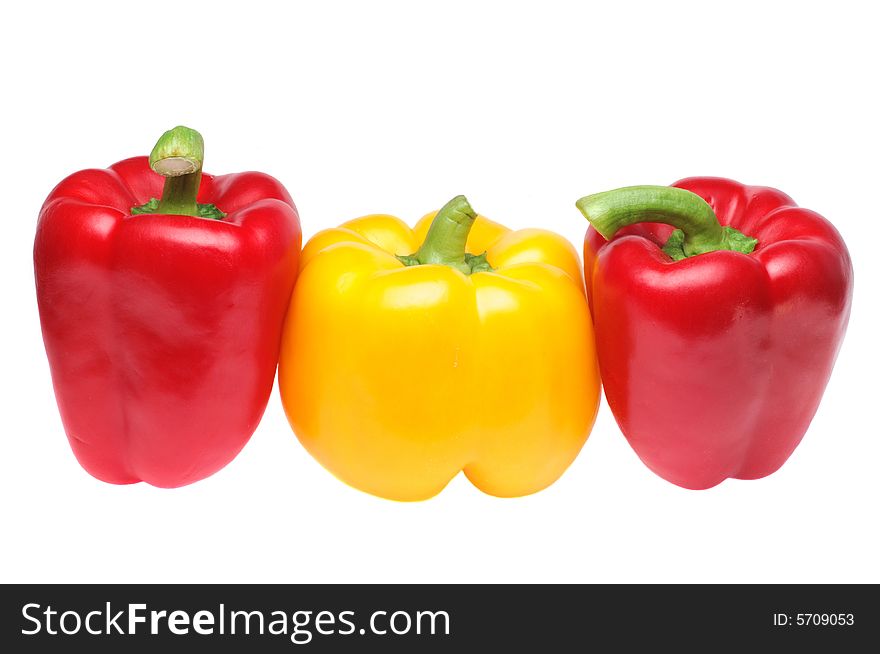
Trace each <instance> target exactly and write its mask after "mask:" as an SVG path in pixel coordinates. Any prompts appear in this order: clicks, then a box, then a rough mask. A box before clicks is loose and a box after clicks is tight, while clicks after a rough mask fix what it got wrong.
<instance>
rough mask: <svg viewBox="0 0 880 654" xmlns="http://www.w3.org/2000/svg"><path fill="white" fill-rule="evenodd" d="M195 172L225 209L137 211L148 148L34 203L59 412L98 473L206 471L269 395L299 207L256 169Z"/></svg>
mask: <svg viewBox="0 0 880 654" xmlns="http://www.w3.org/2000/svg"><path fill="white" fill-rule="evenodd" d="M193 181H194V183H195V187H194V188H197V189H198V199H199V201H200V202H202V203H212V204H214V205H216V207H217V208H219V209H220V210H222V211H223V212H225V214H226V215H225V216H224V217H222V218H220V219H209V218H200V217H194V216H191V215H167V214H162V213H153V214H146V215H132V213H131V208H132V207H136V206H138V205H141V204H143V203H146V202H147V201H148V200H150V198H156V197H159V196H161V195H163V177H162V176H161V175H158V174H156V173H155V172H153V170H151V168H150V164H149V163H148V159H147V157H135V158H132V159H126V160H125V161H121V162H119V163H116V164H114V165H112V166H110V167H109V168H108V169H103V170H100V169H95V170H84V171H80V172H77V173H74V174H73V175H71V176H70V177H68V178H67V179H65V180H64V181H62V182H61V183H60V184H59V185H58V186H56V187H55V189H54V190H53V191H52V192H51V194H50V195H49V197H48V198H47V199H46V202H45V204H44V205H43V208H42V211H41V212H40V218H39V223H38V227H37V235H36V241H35V245H34V267H35V273H36V287H37V299H38V303H39V309H40V319H41V323H42V329H43V339H44V342H45V346H46V353H47V355H48V358H49V364H50V368H51V372H52V380H53V384H54V387H55V395H56V399H57V401H58V408H59V410H60V412H61V418H62V421H63V423H64V427H65V430H66V432H67V435H68V438H69V441H70V444H71V447H72V448H73V452H74V454H75V455H76V458H77V459H78V460H79V462H80V463H81V464H82V466H83V467H84V468H85V469H86V470H87V471H88V472H89V473H91V474H92V475H94V476H95V477H97V478H98V479H101V480H103V481H106V482H110V483H114V484H128V483H133V482H138V481H146V482H148V483H150V484H152V485H154V486H160V487H176V486H182V485H185V484H189V483H191V482H194V481H197V480H199V479H202V478H204V477H207V476H208V475H211V474H212V473H214V472H216V471H217V470H219V469H220V468H222V467H223V466H225V465H226V464H227V463H229V462H230V461H231V460H232V459H233V457H235V455H236V454H237V453H238V452H239V451H240V450H241V448H242V447H243V446H244V445H245V443H246V442H247V440H248V439H249V437H250V435H251V433H252V432H253V431H254V429H255V428H256V426H257V424H258V422H259V420H260V417H261V415H262V413H263V410H264V409H265V406H266V402H267V400H268V398H269V395H270V392H271V389H272V383H273V378H274V374H275V367H276V364H277V358H278V348H279V343H280V338H281V325H282V323H283V320H284V313H285V311H286V308H287V304H288V301H289V298H290V293H291V290H292V288H293V284H294V281H295V277H296V271H297V266H298V256H299V250H300V242H301V236H300V226H299V219H298V216H297V212H296V208H295V207H294V204H293V201H292V200H291V198H290V195H289V194H288V193H287V191H286V190H285V189H284V187H283V186H282V185H281V184H280V183H279V182H278V181H277V180H275V179H273V178H272V177H269V176H268V175H265V174H262V173H256V172H247V173H241V174H234V175H222V176H217V177H213V176H211V175H207V174H205V175H202V176H201V180H200V184H199V180H197V179H196V180H193Z"/></svg>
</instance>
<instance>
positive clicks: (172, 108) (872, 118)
mask: <svg viewBox="0 0 880 654" xmlns="http://www.w3.org/2000/svg"><path fill="white" fill-rule="evenodd" d="M291 5H292V3H277V4H270V3H264V2H257V1H255V0H249V1H248V2H240V1H237V2H234V3H229V4H225V3H220V2H212V3H200V2H191V1H187V2H183V1H178V2H150V3H146V4H140V3H139V4H134V3H132V4H130V5H129V3H119V2H113V3H106V4H97V3H63V4H62V3H59V4H57V5H50V6H38V4H37V3H6V4H5V5H4V9H3V10H2V11H3V15H2V18H0V23H2V25H3V27H2V32H3V35H2V38H0V60H2V61H3V65H2V73H0V74H2V96H3V101H2V104H0V112H2V117H3V125H4V126H5V129H4V130H3V145H2V148H0V180H2V204H3V206H2V215H3V222H2V226H0V230H2V237H0V265H2V275H0V278H2V283H3V295H2V298H3V299H2V306H3V309H2V316H3V319H2V329H3V337H2V339H0V348H2V373H0V375H2V388H0V402H2V411H3V413H2V434H3V439H2V450H0V530H2V533H0V581H3V582H7V581H10V582H11V581H21V582H38V581H95V582H98V581H101V582H122V581H125V582H159V581H163V582H171V581H181V582H196V581H202V582H207V581H211V582H214V581H216V582H221V581H228V582H245V581H254V582H275V581H278V582H282V581H283V582H336V581H388V582H398V581H403V582H432V581H433V582H453V581H455V582H470V581H475V582H513V581H527V582H538V581H546V582H575V581H577V582H654V581H672V582H710V581H712V582H722V581H727V582H784V581H789V582H808V581H813V582H832V581H834V582H868V581H871V582H880V564H878V556H877V551H878V508H877V504H878V499H880V493H878V490H880V472H878V471H880V438H878V436H880V429H878V427H877V393H878V385H877V379H878V373H877V370H878V366H880V359H878V346H877V341H878V334H880V313H878V301H877V297H878V282H880V275H878V266H880V254H878V253H880V238H878V234H880V221H878V218H880V216H878V212H880V209H878V199H877V189H878V184H880V166H878V163H877V162H878V152H880V138H878V115H880V102H878V90H877V89H878V77H877V75H878V63H880V46H878V39H877V27H878V16H877V14H876V12H875V10H873V9H871V3H867V2H866V3H855V2H845V1H838V2H834V3H830V4H829V3H823V4H812V3H807V2H791V3H788V2H785V3H783V2H779V3H773V2H766V0H765V1H762V2H738V3H725V4H724V5H723V6H722V5H720V4H718V5H716V4H714V3H706V2H662V3H648V2H645V3H631V2H618V3H603V5H607V6H603V7H601V8H600V7H589V6H588V5H587V3H563V2H550V1H547V0H545V1H543V2H540V3H537V2H536V3H533V4H531V5H530V4H521V3H516V2H505V3H497V4H490V3H486V2H473V1H471V2H451V1H448V0H447V1H446V2H443V3H435V4H434V6H432V7H430V8H429V7H425V6H422V5H421V3H407V2H397V3H391V2H372V3H354V2H350V3H341V2H323V3H314V6H312V7H311V8H294V7H293V6H291ZM9 7H14V9H10V8H9ZM179 123H183V124H186V125H190V126H192V127H195V128H197V129H199V130H200V131H201V132H202V133H203V134H204V136H205V138H206V141H207V161H206V169H207V170H208V171H209V172H213V173H225V172H235V171H239V170H244V169H257V170H263V171H266V172H269V173H271V174H273V175H275V176H276V177H278V178H280V179H281V180H282V181H283V182H284V183H285V184H286V186H287V187H288V189H289V190H290V192H291V193H292V195H293V197H294V199H295V200H296V202H297V204H298V206H299V209H300V214H301V217H302V221H303V225H304V230H305V236H306V237H308V236H310V235H312V234H313V233H314V232H315V231H317V230H318V229H321V228H324V227H329V226H332V225H335V224H337V223H339V222H342V221H344V220H346V219H349V218H353V217H355V216H358V215H362V214H365V213H371V212H389V213H394V214H396V215H398V216H400V217H402V218H404V219H406V220H408V221H414V220H415V219H417V218H418V217H419V216H421V215H422V214H423V213H425V212H426V211H428V210H430V209H435V208H437V207H439V206H440V205H441V204H443V202H445V201H446V200H447V199H449V198H450V197H451V196H453V195H455V194H458V193H466V194H467V195H468V197H469V199H470V200H471V202H472V203H473V205H474V206H475V207H476V208H477V209H478V210H479V211H480V212H481V213H484V214H485V215H487V216H489V217H491V218H493V219H495V220H498V221H499V222H502V223H505V224H507V225H509V226H512V227H526V226H541V227H546V228H550V229H554V230H556V231H558V232H560V233H562V234H564V235H565V236H567V237H569V238H570V239H571V240H572V241H573V242H574V243H576V244H577V245H578V246H580V242H581V240H582V238H583V233H584V230H585V227H586V224H585V222H584V220H583V218H582V217H581V216H580V214H579V213H578V212H577V210H576V209H575V208H574V201H575V200H576V199H577V198H578V197H580V196H581V195H584V194H587V193H591V192H595V191H599V190H604V189H608V188H614V187H618V186H623V185H629V184H667V183H671V182H672V181H674V180H676V179H678V178H680V177H685V176H689V175H698V174H710V175H723V176H728V177H733V178H735V179H739V180H741V181H744V182H748V183H755V184H765V185H770V186H777V187H779V188H781V189H783V190H785V191H786V192H788V193H789V194H790V195H792V196H793V197H794V198H795V199H796V200H797V201H798V202H799V203H800V204H802V205H803V206H807V207H810V208H812V209H815V210H817V211H819V212H820V213H822V214H824V215H826V216H827V217H828V218H830V219H831V220H832V221H833V222H834V223H835V224H836V225H837V226H838V228H839V229H840V231H841V232H842V234H843V236H844V238H845V239H846V240H847V242H848V243H849V246H850V248H851V252H852V256H853V260H854V262H855V271H856V293H855V301H854V308H853V313H852V320H851V322H850V329H849V333H848V335H847V338H846V342H845V344H844V347H843V350H842V352H841V355H840V358H839V359H838V363H837V367H836V369H835V371H834V375H833V377H832V379H831V383H830V385H829V386H828V390H827V392H826V394H825V398H824V400H823V402H822V405H821V407H820V409H819V412H818V414H817V416H816V418H815V420H814V421H813V424H812V427H811V428H810V430H809V432H808V433H807V435H806V438H805V439H804V441H803V443H802V444H801V446H800V447H799V449H798V450H797V451H796V452H795V454H794V455H793V456H792V458H791V459H790V461H789V462H788V463H787V464H786V465H785V467H784V468H783V469H782V470H781V471H780V472H778V473H777V474H775V475H773V476H771V477H769V478H767V479H764V480H761V481H750V482H743V481H727V482H725V483H723V484H722V485H721V486H719V487H717V488H715V489H713V490H709V491H705V492H693V491H686V490H682V489H680V488H677V487H675V486H673V485H671V484H668V483H666V482H665V481H663V480H661V479H659V478H658V477H655V476H654V475H653V474H651V473H650V472H649V471H648V470H647V469H646V468H645V467H644V466H643V465H642V464H641V463H640V462H639V460H638V459H637V458H636V456H635V454H634V453H633V452H632V451H631V450H630V448H629V447H628V445H627V443H626V441H625V440H624V438H623V437H622V436H621V434H620V432H619V430H618V429H617V426H616V424H615V422H614V420H613V418H612V416H611V414H610V412H609V411H608V408H607V406H606V405H605V404H604V402H603V405H602V407H601V408H600V415H599V419H598V421H597V423H596V426H595V428H594V430H593V434H592V436H591V438H590V440H589V441H588V442H587V444H586V446H585V447H584V449H583V452H582V453H581V455H580V457H579V458H578V459H577V461H576V462H575V463H574V464H573V465H572V467H571V468H570V469H569V471H568V472H567V473H566V474H565V475H564V476H563V478H562V479H561V480H560V481H559V482H558V483H556V484H555V485H554V486H552V487H551V488H549V489H548V490H546V491H544V492H542V493H539V494H537V495H534V496H531V497H527V498H523V499H517V500H499V499H495V498H492V497H489V496H487V495H483V494H482V493H480V492H479V491H477V490H476V489H475V488H473V487H472V486H471V485H470V484H469V483H468V482H467V480H465V479H464V478H463V477H461V476H460V477H459V478H457V479H456V480H454V481H453V482H452V483H451V484H450V486H449V487H448V488H447V489H446V490H445V491H444V492H443V493H442V494H441V495H440V496H438V497H437V498H435V499H433V500H431V501H428V502H423V503H417V504H399V503H394V502H390V501H384V500H380V499H376V498H374V497H371V496H368V495H366V494H363V493H361V492H358V491H355V490H352V489H351V488H349V487H347V486H345V485H343V484H342V483H341V482H339V481H337V480H336V479H335V478H334V477H332V476H331V475H330V474H329V473H327V472H325V471H324V470H323V469H322V468H321V467H320V466H319V465H318V464H317V463H316V462H314V461H313V460H312V459H311V458H310V456H309V455H308V454H307V453H306V451H305V450H304V449H303V448H302V447H301V446H300V445H299V443H298V442H297V440H296V439H295V437H294V435H293V434H292V432H291V431H290V429H289V427H288V425H287V422H286V420H285V418H284V415H283V412H282V409H281V403H280V401H279V398H278V395H277V390H276V391H273V395H272V397H271V400H270V402H269V407H268V409H267V411H266V415H265V418H264V420H263V422H262V424H261V425H260V427H259V429H258V430H257V432H256V433H255V435H254V437H253V439H252V440H251V442H250V443H249V445H248V446H247V447H246V448H245V450H244V451H243V452H242V454H241V455H240V456H239V457H238V458H237V459H236V460H235V461H234V462H233V463H232V464H230V465H229V466H228V467H227V468H226V469H224V470H222V471H221V472H220V473H218V474H217V475H215V476H213V477H212V478H210V479H208V480H205V481H202V482H200V483H197V484H195V485H192V486H189V487H187V488H183V489H179V490H174V491H163V490H157V489H155V488H151V487H149V486H146V485H144V484H138V485H134V486H127V487H125V486H123V487H117V486H111V485H107V484H104V483H101V482H98V481H96V480H94V479H92V478H91V477H90V476H89V475H87V474H86V473H85V472H83V471H82V470H81V468H80V467H79V466H78V465H77V463H76V461H75V460H74V458H73V455H72V454H71V452H70V449H69V447H68V445H67V442H66V438H65V436H64V432H63V430H62V426H61V422H60V420H59V417H58V413H57V410H56V407H55V402H54V397H53V393H52V388H51V382H50V377H49V369H48V366H47V363H46V359H45V355H44V352H43V346H42V341H41V338H40V329H39V323H38V318H37V311H36V301H35V294H34V288H33V269H32V261H31V248H32V242H33V234H34V228H35V224H36V219H37V212H38V210H39V207H40V205H41V203H42V201H43V199H44V197H45V196H46V194H47V193H48V192H49V191H50V190H51V188H52V186H53V185H54V184H55V183H56V182H58V181H59V180H60V179H61V178H63V177H64V176H66V175H67V174H69V173H71V172H73V171H75V170H78V169H81V168H86V167H95V166H105V165H108V164H110V163H112V162H114V161H116V160H119V159H123V158H125V157H129V156H133V155H137V154H147V153H148V152H149V150H150V148H151V147H152V145H153V143H154V141H155V139H156V138H157V137H158V135H159V134H160V133H161V132H162V131H163V130H165V129H168V128H169V127H171V126H173V125H176V124H179ZM682 374H687V371H682ZM407 383H409V382H407ZM393 390H394V389H393V388H392V389H389V392H393ZM683 410H686V409H684V408H683Z"/></svg>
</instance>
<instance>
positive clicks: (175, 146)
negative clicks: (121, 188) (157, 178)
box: [131, 125, 225, 219]
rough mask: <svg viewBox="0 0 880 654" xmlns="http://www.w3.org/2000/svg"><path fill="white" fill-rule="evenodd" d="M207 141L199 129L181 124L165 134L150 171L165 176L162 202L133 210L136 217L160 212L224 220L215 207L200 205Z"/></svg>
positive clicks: (154, 153)
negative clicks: (200, 187)
mask: <svg viewBox="0 0 880 654" xmlns="http://www.w3.org/2000/svg"><path fill="white" fill-rule="evenodd" d="M204 158H205V141H204V139H202V135H201V134H199V133H198V132H197V131H196V130H194V129H190V128H189V127H184V126H183V125H178V126H177V127H175V128H174V129H170V130H168V131H167V132H165V133H164V134H163V135H162V136H161V137H160V138H159V140H158V142H157V143H156V146H155V147H154V148H153V151H152V152H151V153H150V168H152V169H153V171H154V172H156V173H158V174H159V175H162V176H163V177H165V185H164V187H163V188H162V197H161V198H160V199H158V200H157V199H156V198H152V199H151V200H150V201H149V202H147V203H146V204H143V205H141V206H138V207H132V208H131V213H132V214H144V213H160V214H172V215H180V216H199V217H201V218H217V219H219V218H222V217H223V216H224V215H225V214H224V213H223V212H222V211H220V210H219V209H218V208H217V207H215V206H214V205H212V204H199V203H198V202H197V201H196V197H197V196H198V194H199V186H200V184H201V182H202V162H203V161H204Z"/></svg>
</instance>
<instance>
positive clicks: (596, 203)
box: [576, 186, 758, 260]
mask: <svg viewBox="0 0 880 654" xmlns="http://www.w3.org/2000/svg"><path fill="white" fill-rule="evenodd" d="M576 204H577V208H578V209H580V211H581V213H582V214H584V217H585V218H586V219H587V220H589V221H590V224H591V225H592V226H593V228H594V229H595V230H596V231H597V232H599V233H600V234H601V235H602V236H604V237H605V238H606V239H608V240H610V239H611V237H613V236H614V234H615V233H617V231H618V230H620V229H622V228H624V227H627V226H628V225H634V224H636V223H644V222H650V223H666V224H668V225H672V226H673V227H676V228H677V229H676V231H675V232H673V234H672V236H670V238H669V241H667V243H666V245H665V246H664V248H663V251H664V252H666V253H667V254H668V255H669V256H671V257H672V258H673V259H675V260H681V259H684V258H687V257H692V256H696V255H698V254H705V253H706V252H714V251H716V250H733V251H736V252H742V253H744V254H748V253H749V252H751V251H752V250H754V249H755V246H756V245H757V244H758V241H757V239H754V238H750V237H748V236H746V235H744V234H743V233H742V232H740V231H738V230H736V229H734V228H733V227H722V226H721V223H719V222H718V218H717V217H716V216H715V212H714V211H713V210H712V207H710V206H709V203H707V202H706V201H705V200H703V198H701V197H700V196H698V195H696V194H695V193H691V192H690V191H686V190H685V189H680V188H675V187H671V186H629V187H626V188H621V189H617V190H614V191H605V192H604V193H596V194H594V195H588V196H586V197H583V198H581V199H580V200H578V201H577V203H576Z"/></svg>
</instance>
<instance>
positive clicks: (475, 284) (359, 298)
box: [279, 196, 599, 501]
mask: <svg viewBox="0 0 880 654" xmlns="http://www.w3.org/2000/svg"><path fill="white" fill-rule="evenodd" d="M456 202H458V203H459V205H460V206H461V207H464V206H465V205H466V201H465V200H464V198H463V197H461V196H459V198H456V199H455V200H453V201H452V202H450V203H449V204H447V205H446V207H444V209H443V210H441V213H443V212H446V211H447V210H448V209H449V207H450V206H451V205H453V204H454V203H456ZM462 202H463V203H464V204H462ZM467 209H468V210H469V205H468V206H467ZM435 216H436V212H435V213H432V214H428V215H427V216H425V217H424V218H423V219H422V220H421V222H419V224H418V225H417V226H416V228H415V230H413V229H411V228H409V227H408V226H407V225H406V224H405V223H403V222H402V221H401V220H399V219H397V218H395V217H392V216H388V215H371V216H366V217H363V218H358V219H355V220H352V221H349V222H347V223H344V224H343V225H342V226H341V227H339V228H336V229H330V230H326V231H323V232H320V233H318V234H317V235H315V237H314V238H313V239H311V241H310V242H309V243H308V244H307V245H306V247H305V249H304V250H303V255H302V263H301V273H300V278H299V281H298V282H297V287H296V289H295V291H294V294H293V298H292V301H291V310H290V313H289V314H288V318H287V322H286V324H285V328H284V337H283V340H282V348H281V360H280V364H279V386H280V389H281V397H282V400H283V403H284V408H285V411H286V412H287V416H288V419H289V420H290V423H291V425H292V426H293V428H294V431H295V432H296V435H297V436H298V437H299V439H300V441H301V442H302V443H303V445H304V446H305V447H306V448H307V449H308V451H309V452H310V453H311V454H312V455H313V456H314V457H315V458H316V459H317V460H318V461H319V462H320V463H321V464H322V465H323V466H324V467H326V468H327V469H328V470H330V471H331V472H332V473H333V474H334V475H336V476H337V477H338V478H339V479H341V480H342V481H344V482H346V483H348V484H349V485H351V486H354V487H355V488H358V489H360V490H363V491H366V492H368V493H372V494H374V495H378V496H381V497H385V498H389V499H394V500H404V501H407V500H423V499H427V498H430V497H432V496H433V495H435V494H437V493H439V492H440V491H441V490H442V489H443V488H444V486H446V484H447V483H448V482H449V481H450V480H451V479H452V478H453V477H454V476H455V475H456V474H458V473H459V472H460V471H462V470H464V473H465V474H466V475H467V477H468V478H469V479H470V480H471V482H472V483H473V484H474V485H476V486H477V487H478V488H480V489H481V490H483V491H485V492H486V493H490V494H492V495H497V496H503V497H510V496H519V495H526V494H529V493H534V492H536V491H538V490H541V489H542V488H544V487H546V486H548V485H549V484H551V483H552V482H553V481H555V480H556V479H557V478H558V477H559V476H560V475H561V474H562V473H563V471H564V470H565V469H566V468H567V467H568V465H569V464H570V463H571V462H572V460H573V459H574V458H575V456H576V455H577V454H578V452H579V451H580V449H581V447H582V446H583V444H584V442H585V440H586V438H587V436H588V434H589V431H590V428H591V426H592V423H593V420H594V418H595V415H596V409H597V405H598V396H599V378H598V367H597V364H596V362H595V354H594V347H593V339H592V336H591V329H592V328H591V324H590V319H589V313H588V309H587V302H586V299H585V293H584V288H583V282H582V277H581V270H580V263H579V261H578V257H577V253H576V251H575V250H574V248H573V247H572V246H571V245H570V244H569V243H568V242H567V241H565V240H564V239H563V238H561V237H559V236H557V235H555V234H552V233H550V232H547V231H543V230H538V229H527V230H522V231H509V230H507V229H506V228H504V227H502V226H500V225H498V224H496V223H493V222H491V221H489V220H487V219H485V218H483V217H476V219H475V222H473V224H472V227H473V228H472V229H471V230H470V233H469V235H467V236H466V237H465V236H463V235H462V234H460V233H459V236H460V237H461V243H460V247H461V252H460V253H459V255H458V266H459V268H461V267H462V261H463V259H462V257H461V255H463V254H464V239H465V238H466V240H467V251H468V252H469V253H470V254H471V255H478V254H479V253H482V252H486V259H487V263H486V264H485V265H484V264H483V263H481V262H479V261H477V259H479V257H474V258H472V259H471V262H472V263H471V265H472V266H474V265H475V269H476V270H480V269H481V268H486V267H487V266H491V267H492V268H493V269H494V271H493V272H488V271H483V272H479V271H477V272H473V273H472V274H468V273H466V272H461V271H460V270H457V269H455V267H453V266H452V265H445V264H443V263H435V264H426V265H418V264H417V262H414V261H412V260H413V259H414V257H407V256H406V255H410V254H411V253H413V252H416V251H417V250H419V251H421V250H420V246H422V245H423V243H424V242H425V241H426V234H427V232H428V230H429V226H431V225H432V224H433V223H432V221H434V219H435ZM438 220H439V217H438ZM396 255H400V256H396ZM401 258H403V259H409V260H410V263H416V265H404V263H402V261H401ZM429 258H430V257H429ZM469 258H470V257H469Z"/></svg>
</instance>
